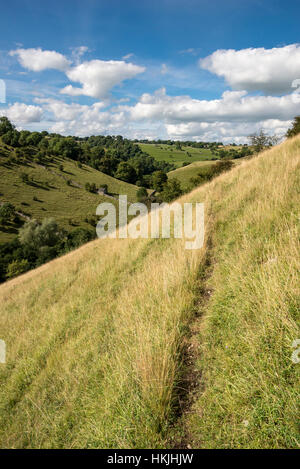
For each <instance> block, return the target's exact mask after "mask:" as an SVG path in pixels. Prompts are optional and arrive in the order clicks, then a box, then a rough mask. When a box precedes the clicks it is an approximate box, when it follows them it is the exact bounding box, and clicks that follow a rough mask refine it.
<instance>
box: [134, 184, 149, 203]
mask: <svg viewBox="0 0 300 469" xmlns="http://www.w3.org/2000/svg"><path fill="white" fill-rule="evenodd" d="M136 197H137V200H138V202H145V201H146V200H147V199H148V192H147V189H146V188H145V187H140V188H139V189H138V191H137V193H136Z"/></svg>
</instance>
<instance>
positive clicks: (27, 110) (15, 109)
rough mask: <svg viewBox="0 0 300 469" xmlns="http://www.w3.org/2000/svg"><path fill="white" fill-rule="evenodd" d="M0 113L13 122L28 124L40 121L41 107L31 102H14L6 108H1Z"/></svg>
mask: <svg viewBox="0 0 300 469" xmlns="http://www.w3.org/2000/svg"><path fill="white" fill-rule="evenodd" d="M0 113H1V114H2V115H3V116H6V117H8V119H9V120H11V121H12V122H14V123H15V124H28V123H30V122H40V121H41V119H42V116H43V109H42V108H41V107H40V106H33V105H31V104H30V105H27V104H24V103H14V104H12V105H11V106H9V107H8V108H6V109H1V111H0Z"/></svg>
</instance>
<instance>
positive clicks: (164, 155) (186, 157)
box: [139, 143, 218, 168]
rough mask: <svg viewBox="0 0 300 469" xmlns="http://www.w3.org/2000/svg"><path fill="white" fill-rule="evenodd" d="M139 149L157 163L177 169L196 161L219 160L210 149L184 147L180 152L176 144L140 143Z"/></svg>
mask: <svg viewBox="0 0 300 469" xmlns="http://www.w3.org/2000/svg"><path fill="white" fill-rule="evenodd" d="M139 147H140V148H141V150H142V151H144V152H146V153H148V154H149V155H150V156H152V157H153V158H155V159H156V160H157V161H166V162H168V163H170V164H173V165H174V167H175V168H178V167H181V166H182V163H188V164H190V163H193V162H194V161H203V160H211V159H213V158H214V159H218V158H217V157H216V156H215V155H214V154H213V153H212V150H211V149H209V148H193V147H191V146H184V145H182V146H181V149H180V150H179V149H177V148H176V145H175V144H174V145H167V144H154V143H139Z"/></svg>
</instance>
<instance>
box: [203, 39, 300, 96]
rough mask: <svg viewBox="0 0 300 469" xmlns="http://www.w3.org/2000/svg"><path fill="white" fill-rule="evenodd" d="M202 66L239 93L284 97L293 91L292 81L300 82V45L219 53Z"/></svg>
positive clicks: (222, 51)
mask: <svg viewBox="0 0 300 469" xmlns="http://www.w3.org/2000/svg"><path fill="white" fill-rule="evenodd" d="M199 65H200V67H201V68H203V69H206V70H209V71H210V72H212V73H215V74H216V75H218V76H221V77H224V78H225V80H226V81H227V83H228V84H229V85H230V86H231V87H232V88H233V89H236V90H248V91H256V90H257V91H263V92H265V93H266V94H268V93H270V94H276V93H285V92H289V91H291V84H292V81H293V80H294V79H297V78H300V45H299V44H292V45H289V46H285V47H275V48H273V49H264V48H263V47H261V48H257V49H255V48H249V49H242V50H234V49H228V50H217V51H215V52H214V53H213V54H211V55H209V56H208V57H206V58H204V59H200V60H199Z"/></svg>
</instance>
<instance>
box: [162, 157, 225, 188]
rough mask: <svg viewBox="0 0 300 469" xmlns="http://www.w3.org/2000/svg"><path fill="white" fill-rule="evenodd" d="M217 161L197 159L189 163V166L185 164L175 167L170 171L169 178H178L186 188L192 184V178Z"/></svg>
mask: <svg viewBox="0 0 300 469" xmlns="http://www.w3.org/2000/svg"><path fill="white" fill-rule="evenodd" d="M215 163H216V162H215V161H195V162H194V163H191V164H189V165H188V166H183V167H182V168H177V169H174V171H170V172H169V173H168V178H169V179H172V178H176V179H178V181H180V184H181V186H182V188H183V189H186V188H188V187H190V186H191V183H190V179H191V178H194V177H196V176H197V175H198V173H199V172H201V173H203V172H205V171H206V170H207V169H208V168H210V166H211V165H212V164H215Z"/></svg>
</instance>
